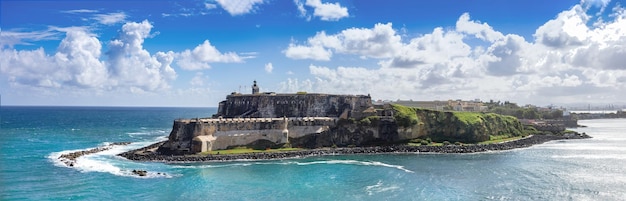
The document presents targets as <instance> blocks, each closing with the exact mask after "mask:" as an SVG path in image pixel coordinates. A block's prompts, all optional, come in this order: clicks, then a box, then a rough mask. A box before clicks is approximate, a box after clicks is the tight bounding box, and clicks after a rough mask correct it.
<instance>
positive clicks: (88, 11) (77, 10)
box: [61, 9, 98, 14]
mask: <svg viewBox="0 0 626 201" xmlns="http://www.w3.org/2000/svg"><path fill="white" fill-rule="evenodd" d="M61 12H62V13H70V14H80V13H97V12H98V11H97V10H91V9H76V10H66V11H61Z"/></svg>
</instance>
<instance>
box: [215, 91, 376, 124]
mask: <svg viewBox="0 0 626 201" xmlns="http://www.w3.org/2000/svg"><path fill="white" fill-rule="evenodd" d="M371 106H372V103H371V98H370V97H369V96H363V95H332V94H273V93H270V94H245V95H244V94H231V95H228V96H227V97H226V100H225V101H222V102H220V104H219V109H218V112H217V114H215V115H214V117H220V116H221V117H223V118H237V117H255V118H275V117H340V116H352V115H358V114H355V113H358V112H359V111H363V110H365V109H367V108H368V107H371Z"/></svg>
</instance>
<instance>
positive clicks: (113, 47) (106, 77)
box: [0, 10, 245, 93]
mask: <svg viewBox="0 0 626 201" xmlns="http://www.w3.org/2000/svg"><path fill="white" fill-rule="evenodd" d="M72 12H87V11H82V10H81V11H72ZM152 28H153V25H152V24H151V23H150V22H149V21H147V20H144V21H142V22H128V23H125V24H124V25H123V26H122V27H121V30H120V32H119V33H118V35H117V36H116V37H115V38H114V39H112V40H111V41H109V42H108V43H106V47H108V51H106V52H104V53H103V52H102V50H103V49H104V48H103V43H102V42H101V41H100V40H99V39H98V38H97V37H96V35H95V34H93V33H90V32H89V31H88V30H87V29H84V28H80V27H70V28H56V31H62V32H63V33H64V35H65V37H64V38H63V39H62V40H61V42H60V43H59V46H58V47H57V49H56V51H54V54H47V53H46V51H45V50H44V49H43V48H38V49H35V50H16V49H13V48H11V46H10V45H4V44H5V43H3V46H2V48H1V49H0V57H1V59H0V72H1V73H2V74H3V75H5V76H6V77H7V78H8V82H9V84H10V85H12V86H19V87H28V88H36V89H66V90H95V91H120V90H121V91H129V92H133V93H143V92H156V91H160V90H166V89H169V88H171V84H170V83H171V82H172V81H174V80H175V79H176V77H177V73H176V71H175V70H174V68H172V66H171V64H172V63H173V61H174V60H177V63H178V65H179V66H180V67H181V68H182V69H187V70H199V69H208V68H210V66H209V63H214V62H221V63H231V62H243V60H244V59H245V58H242V57H239V55H237V54H236V53H233V52H227V53H221V52H220V51H219V50H217V49H216V48H215V47H214V46H212V45H211V43H210V42H209V41H208V40H205V41H204V43H202V44H200V45H198V46H197V47H195V48H194V49H193V50H189V49H187V50H184V51H182V52H180V53H175V52H173V51H168V52H160V51H159V52H156V53H150V52H149V51H147V50H146V49H145V48H144V47H143V44H144V40H145V39H146V38H149V37H151V30H152ZM10 33H11V34H9V37H10V36H12V35H17V36H19V37H16V38H18V39H17V41H23V40H28V39H31V38H35V39H36V38H46V37H51V36H52V35H55V36H56V35H59V34H57V33H54V34H52V32H50V31H49V33H50V34H39V33H34V34H30V35H29V34H21V35H20V34H19V33H14V32H10ZM20 37H21V38H20ZM3 41H5V40H3ZM195 83H197V82H195Z"/></svg>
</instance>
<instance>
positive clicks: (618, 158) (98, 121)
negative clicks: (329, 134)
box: [0, 106, 626, 200]
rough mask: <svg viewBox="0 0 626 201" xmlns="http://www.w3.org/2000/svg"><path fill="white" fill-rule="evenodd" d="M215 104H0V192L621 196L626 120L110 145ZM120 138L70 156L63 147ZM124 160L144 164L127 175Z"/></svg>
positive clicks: (166, 196) (155, 135) (122, 196)
mask: <svg viewBox="0 0 626 201" xmlns="http://www.w3.org/2000/svg"><path fill="white" fill-rule="evenodd" d="M215 112H216V108H133V107H8V106H2V107H0V200H624V199H626V168H625V167H626V119H597V120H584V121H580V122H579V124H582V125H586V126H587V127H585V128H578V129H575V130H577V131H578V132H586V133H587V134H589V135H590V136H592V137H593V138H591V139H581V140H562V141H552V142H548V143H545V144H541V145H535V146H532V147H530V148H524V149H516V150H509V151H500V152H486V153H475V154H381V155H353V156H324V157H310V158H299V159H284V160H269V161H236V162H210V163H193V164H166V163H158V162H134V161H129V160H126V159H124V158H121V157H118V156H116V154H118V153H121V152H124V151H127V150H130V149H136V148H139V147H142V146H146V145H149V144H151V143H154V142H157V141H161V140H165V139H166V138H167V135H168V134H169V131H170V130H171V126H172V123H173V120H174V119H177V118H196V117H208V116H211V115H212V114H213V113H215ZM124 141H129V142H132V143H131V144H130V145H128V146H116V147H114V148H113V149H110V150H107V151H104V152H99V153H97V154H92V155H88V156H84V157H80V158H79V159H78V160H77V163H76V165H75V166H74V167H68V166H66V165H65V164H64V163H62V162H61V161H60V160H59V159H58V157H59V156H60V155H61V154H63V153H69V152H73V151H78V150H87V149H91V148H95V147H100V146H105V145H107V144H108V143H111V142H124ZM133 169H142V170H147V171H148V172H149V174H148V176H146V177H139V176H135V175H134V174H132V173H131V171H132V170H133Z"/></svg>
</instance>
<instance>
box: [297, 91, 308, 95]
mask: <svg viewBox="0 0 626 201" xmlns="http://www.w3.org/2000/svg"><path fill="white" fill-rule="evenodd" d="M296 94H298V95H305V94H306V91H298V92H296Z"/></svg>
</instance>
